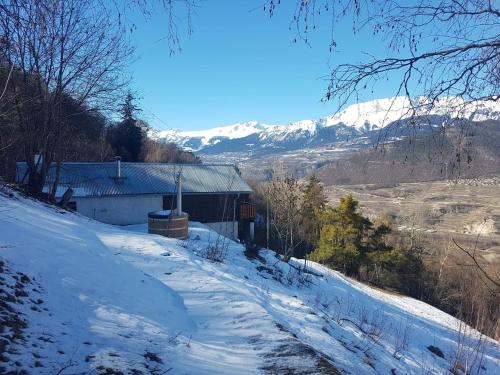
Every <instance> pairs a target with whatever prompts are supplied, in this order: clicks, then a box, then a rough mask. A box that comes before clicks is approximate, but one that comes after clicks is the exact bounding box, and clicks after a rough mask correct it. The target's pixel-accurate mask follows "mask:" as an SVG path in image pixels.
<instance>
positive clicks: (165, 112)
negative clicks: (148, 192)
mask: <svg viewBox="0 0 500 375" xmlns="http://www.w3.org/2000/svg"><path fill="white" fill-rule="evenodd" d="M282 3H283V4H282V5H280V6H279V7H278V9H277V13H276V15H275V16H274V17H273V18H269V15H268V13H267V12H264V11H263V9H262V8H260V7H259V8H258V9H255V7H256V6H259V5H260V4H262V1H259V0H248V1H243V0H217V1H215V0H209V1H205V2H203V3H201V6H200V7H199V8H198V9H197V10H196V14H194V16H193V34H192V35H191V37H188V36H187V34H186V33H185V28H184V27H183V26H182V25H181V26H180V36H181V46H182V51H181V52H180V53H177V54H175V55H174V56H172V57H171V56H170V55H169V49H168V45H167V43H166V41H165V40H162V38H163V37H164V36H165V35H166V19H165V16H164V14H162V12H161V9H158V11H157V12H153V13H154V16H153V17H151V18H150V19H148V20H147V21H145V20H144V19H143V18H142V17H137V18H134V19H136V20H137V21H136V23H137V26H138V28H137V30H136V31H135V32H134V33H133V34H132V42H133V43H134V45H135V46H136V48H137V58H136V60H135V62H134V64H133V66H132V74H133V84H132V87H133V89H134V90H135V91H136V92H137V93H138V94H139V96H140V97H141V100H140V103H139V104H140V106H141V107H142V108H143V110H144V112H143V114H142V115H143V117H145V119H146V120H147V121H148V122H149V123H150V124H151V125H152V126H153V127H155V128H159V129H169V128H176V129H182V130H198V129H206V128H211V127H214V126H220V125H228V124H232V123H236V122H246V121H250V120H257V121H261V122H264V123H269V124H276V123H277V124H284V123H289V122H292V121H297V120H302V119H310V118H319V117H323V116H326V115H328V114H331V113H334V112H335V111H336V109H337V107H336V103H333V102H329V103H321V98H322V96H323V94H324V92H325V89H326V85H327V83H326V81H325V80H324V79H323V78H322V77H325V76H326V75H327V74H328V72H329V65H334V64H335V63H339V62H348V61H351V62H354V61H358V60H360V59H362V58H363V53H364V52H369V53H372V54H376V55H381V54H383V53H384V51H385V49H384V46H383V45H382V44H381V42H380V40H378V39H373V38H372V37H371V35H370V33H369V32H367V33H364V34H361V35H353V34H352V31H351V30H352V28H351V24H350V23H348V22H346V23H345V24H341V25H338V26H337V27H336V29H335V30H336V39H337V41H338V43H339V47H338V51H337V52H336V53H334V54H330V53H329V42H330V35H331V28H330V26H329V24H330V19H329V18H328V17H324V18H320V19H318V20H317V29H316V30H314V31H313V32H312V34H311V40H310V46H307V45H305V44H304V43H302V42H300V41H299V42H297V43H293V39H294V37H295V32H294V31H293V30H292V31H290V30H289V26H290V21H291V19H292V17H293V11H294V8H293V1H288V2H285V1H282ZM285 3H286V4H285ZM252 9H253V10H252ZM394 90H395V87H394V86H393V85H391V84H384V85H382V86H381V87H379V88H378V89H377V91H375V92H374V93H373V94H372V93H370V92H368V93H366V96H365V97H364V98H362V99H363V100H365V99H366V100H369V99H373V98H382V97H386V96H391V95H393V94H394Z"/></svg>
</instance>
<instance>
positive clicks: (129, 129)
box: [107, 92, 144, 162]
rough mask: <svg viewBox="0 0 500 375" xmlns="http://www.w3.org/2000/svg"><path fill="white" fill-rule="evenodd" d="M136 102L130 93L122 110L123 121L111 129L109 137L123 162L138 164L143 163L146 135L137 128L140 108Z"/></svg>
mask: <svg viewBox="0 0 500 375" xmlns="http://www.w3.org/2000/svg"><path fill="white" fill-rule="evenodd" d="M134 100H135V98H134V96H133V95H132V93H131V92H129V93H128V94H127V96H126V97H125V101H124V102H123V104H122V106H121V108H120V113H121V115H122V121H121V122H120V123H118V124H116V125H115V126H113V127H111V128H110V129H109V130H108V134H107V136H108V142H109V143H110V144H111V146H112V147H113V149H114V150H115V153H116V155H118V156H121V158H122V160H123V161H132V162H137V161H141V160H140V156H141V149H142V144H143V136H144V135H143V132H142V129H141V128H140V127H139V126H137V124H138V121H137V119H136V113H137V112H138V111H139V108H138V107H136V106H135V104H134Z"/></svg>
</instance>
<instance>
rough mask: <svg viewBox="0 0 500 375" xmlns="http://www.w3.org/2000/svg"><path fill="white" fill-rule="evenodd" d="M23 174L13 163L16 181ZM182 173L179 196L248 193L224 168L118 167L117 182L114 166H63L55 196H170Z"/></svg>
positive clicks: (233, 169)
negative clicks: (178, 176) (15, 170)
mask: <svg viewBox="0 0 500 375" xmlns="http://www.w3.org/2000/svg"><path fill="white" fill-rule="evenodd" d="M26 170H27V165H26V163H24V162H22V163H17V181H18V182H22V181H21V179H22V178H23V176H24V175H25V173H26ZM55 172H56V167H55V166H52V167H51V168H50V171H49V175H48V177H47V182H46V190H47V191H48V189H49V187H50V186H52V183H53V181H54V178H55ZM179 172H181V173H182V192H183V194H203V193H205V194H208V193H251V192H252V189H251V188H250V187H249V186H248V184H247V183H246V182H245V181H244V180H243V179H242V178H241V176H240V174H239V172H238V170H237V168H236V167H235V166H234V165H228V164H219V165H215V164H171V163H127V162H122V163H121V176H122V178H121V179H117V178H115V176H116V163H115V162H109V163H63V164H62V165H61V172H60V180H59V188H58V191H57V193H56V196H58V197H59V196H62V194H63V193H64V191H66V189H67V188H68V187H71V188H72V189H73V191H74V193H73V196H74V197H84V196H110V195H137V194H174V193H175V192H176V188H175V179H176V176H177V175H178V173H179Z"/></svg>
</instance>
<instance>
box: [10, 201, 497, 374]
mask: <svg viewBox="0 0 500 375" xmlns="http://www.w3.org/2000/svg"><path fill="white" fill-rule="evenodd" d="M9 194H10V193H9V192H7V193H5V194H2V193H0V260H1V261H2V262H3V263H2V264H0V271H1V275H0V276H1V277H2V279H1V280H0V281H1V282H0V290H1V291H0V292H1V296H2V304H0V312H1V313H2V315H1V317H2V325H3V327H2V332H1V333H0V335H1V336H2V338H0V340H1V341H0V360H1V361H0V368H1V369H0V373H2V371H5V372H8V370H21V369H25V370H26V371H27V372H28V373H32V374H96V373H97V374H99V373H103V374H105V373H108V374H114V373H119V372H117V371H118V370H120V371H122V373H124V374H166V373H168V374H253V373H273V374H282V373H290V374H295V373H304V374H306V373H307V374H315V373H325V374H335V373H338V372H340V373H346V374H446V373H449V370H450V369H452V368H455V370H456V373H457V374H460V373H465V372H466V371H467V373H468V374H469V373H471V374H476V373H477V374H498V373H500V363H499V358H500V346H499V343H498V342H495V341H493V340H491V339H488V338H485V337H481V336H480V335H479V334H478V333H477V332H475V331H473V330H471V329H469V328H468V327H466V326H465V325H463V324H460V322H459V321H457V320H456V319H454V318H452V317H451V316H449V315H447V314H445V313H443V312H441V311H439V310H437V309H435V308H433V307H431V306H429V305H426V304H424V303H422V302H419V301H416V300H414V299H411V298H407V297H401V296H397V295H394V294H388V293H384V292H382V291H379V290H375V289H372V288H370V287H368V286H365V285H362V284H359V283H357V282H355V281H352V280H350V279H347V278H345V277H343V276H342V275H340V274H338V273H336V272H333V271H330V270H328V269H325V268H323V267H321V266H320V265H317V264H313V263H310V264H308V269H309V273H304V272H299V271H298V269H300V267H301V266H302V261H298V260H292V261H291V262H290V265H289V264H285V263H283V262H281V261H280V260H279V259H278V258H276V256H275V255H274V253H272V252H270V251H261V253H260V255H261V257H260V258H253V259H249V258H247V256H245V255H244V249H243V247H242V246H241V245H239V244H237V243H235V242H231V241H229V240H224V243H225V244H227V246H228V247H227V253H226V257H225V259H224V260H223V262H211V261H209V260H206V259H205V258H204V257H203V255H204V253H205V251H206V249H207V246H208V245H210V244H212V245H214V244H215V243H216V242H217V241H219V242H220V241H221V238H220V237H218V236H217V235H216V234H215V233H214V232H211V231H209V229H208V228H206V227H205V226H203V225H201V224H197V223H190V234H189V240H187V241H182V242H179V241H176V240H172V239H167V238H163V237H160V236H156V235H149V234H147V233H146V228H145V226H141V225H139V226H133V227H128V228H120V227H114V226H110V225H105V224H101V223H98V222H95V221H92V220H90V219H87V218H84V217H81V216H78V215H76V214H72V213H68V212H65V211H61V210H58V209H54V208H51V207H48V206H45V205H43V204H40V203H37V202H34V201H32V200H27V199H24V198H22V197H20V196H18V195H14V196H8V195H9ZM5 317H10V318H9V319H6V318H5ZM16 317H17V320H16V319H15V318H16ZM19 318H20V319H19ZM21 320H24V321H25V322H26V323H27V325H26V327H24V325H23V324H22V323H19V322H20V321H21ZM16 322H17V323H16ZM430 349H431V350H432V351H431V350H430ZM112 370H113V371H115V372H113V371H112ZM337 371H338V372H337Z"/></svg>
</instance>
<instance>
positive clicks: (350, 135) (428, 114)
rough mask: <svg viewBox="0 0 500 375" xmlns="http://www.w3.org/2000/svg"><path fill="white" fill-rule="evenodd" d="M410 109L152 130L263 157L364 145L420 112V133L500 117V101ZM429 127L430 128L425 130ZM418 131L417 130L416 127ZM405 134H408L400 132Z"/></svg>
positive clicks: (189, 144)
mask: <svg viewBox="0 0 500 375" xmlns="http://www.w3.org/2000/svg"><path fill="white" fill-rule="evenodd" d="M412 104H413V106H412V105H411V103H410V101H409V100H408V99H407V98H406V97H394V98H386V99H377V100H372V101H368V102H365V103H359V104H353V105H351V106H349V107H347V108H346V109H345V110H343V111H341V112H339V113H337V114H335V115H331V116H328V117H325V118H321V119H317V120H303V121H297V122H294V123H291V124H287V125H266V124H262V123H259V122H256V121H250V122H247V123H242V124H235V125H229V126H223V127H217V128H214V129H208V130H201V131H179V130H167V131H159V132H153V133H152V134H151V136H153V137H155V138H157V139H160V140H162V141H164V142H174V143H176V144H178V145H179V146H181V147H183V148H185V149H187V150H190V151H198V152H201V153H205V154H216V153H224V152H242V153H246V154H262V153H266V152H273V151H278V152H281V151H283V150H285V151H290V150H297V149H302V148H311V147H319V146H323V147H324V146H327V145H335V144H339V143H343V144H342V146H345V143H346V142H348V143H349V144H350V145H352V146H355V147H359V146H361V145H367V144H371V143H373V142H376V141H378V140H379V139H380V138H379V132H378V131H379V130H381V129H383V128H386V127H388V126H390V125H393V124H398V123H403V124H404V121H401V120H404V119H406V118H408V117H409V116H410V114H411V113H412V112H411V111H410V108H415V109H416V113H415V115H416V116H417V117H418V118H421V119H422V125H423V126H422V127H421V131H427V130H430V129H432V128H433V126H440V125H441V124H443V122H445V121H446V120H447V119H449V118H461V119H468V120H472V121H484V120H487V119H495V120H497V119H500V103H498V102H492V101H490V102H486V101H483V102H475V103H473V104H468V105H465V104H464V103H463V101H462V100H460V99H458V98H444V99H442V100H440V101H439V102H438V104H437V105H436V107H434V108H432V109H429V108H428V107H429V106H428V103H427V102H426V99H424V98H418V99H416V100H415V101H414V102H413V103H412ZM425 125H426V126H425ZM413 129H414V128H413ZM395 134H398V136H404V135H405V131H404V130H401V131H399V132H395Z"/></svg>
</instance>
